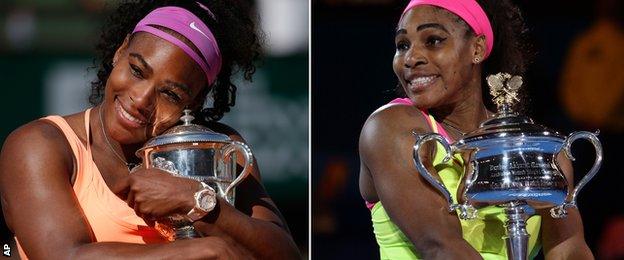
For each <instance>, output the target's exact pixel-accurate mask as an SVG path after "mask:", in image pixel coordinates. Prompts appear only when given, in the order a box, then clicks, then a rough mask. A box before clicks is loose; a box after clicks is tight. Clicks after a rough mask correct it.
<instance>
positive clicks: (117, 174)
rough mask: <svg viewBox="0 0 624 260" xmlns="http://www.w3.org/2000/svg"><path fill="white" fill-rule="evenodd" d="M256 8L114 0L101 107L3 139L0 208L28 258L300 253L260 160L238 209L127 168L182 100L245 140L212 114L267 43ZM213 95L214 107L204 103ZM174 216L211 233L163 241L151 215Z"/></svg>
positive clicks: (158, 175)
mask: <svg viewBox="0 0 624 260" xmlns="http://www.w3.org/2000/svg"><path fill="white" fill-rule="evenodd" d="M250 16H251V12H250V8H249V6H248V5H247V4H245V3H244V2H243V1H185V0H184V1H182V0H181V1H173V0H172V1H165V0H163V1H144V2H139V3H137V2H133V1H129V2H128V3H124V4H121V5H120V6H119V8H118V9H117V11H116V12H115V13H114V14H113V16H112V17H111V19H110V20H109V21H108V22H107V25H106V27H107V28H106V29H105V30H104V33H103V34H102V37H101V42H100V44H99V45H98V51H99V53H100V58H101V65H100V68H99V72H98V79H97V80H96V81H95V82H94V83H93V86H92V87H93V90H94V91H93V95H92V96H91V101H92V102H94V104H95V105H96V106H95V107H94V108H92V109H88V110H86V111H83V112H80V113H77V114H74V115H68V116H64V117H58V116H51V117H46V118H44V119H41V120H36V121H33V122H30V123H28V124H26V125H24V126H22V127H20V128H19V129H17V130H15V131H14V132H13V133H11V135H10V136H9V137H8V138H7V139H6V141H5V143H4V146H3V150H2V154H1V156H0V169H1V170H0V189H1V191H2V203H3V210H4V216H5V219H6V222H7V225H8V226H9V227H10V228H11V230H12V231H13V232H14V234H15V237H16V240H17V242H18V243H19V249H20V255H21V256H22V258H24V257H28V258H32V259H41V258H63V259H75V258H76V259H83V258H84V259H99V258H102V257H106V258H112V257H114V258H132V259H137V258H148V259H153V258H188V259H215V258H218V259H237V258H262V259H281V258H284V259H293V258H298V257H299V253H298V251H297V248H296V246H295V244H294V242H293V240H292V238H291V236H290V234H289V231H288V228H287V227H286V224H285V222H284V220H283V219H282V217H281V215H280V213H279V211H278V210H277V208H276V207H275V205H274V204H273V202H272V201H271V199H270V198H269V197H268V195H267V194H266V193H265V191H264V188H263V187H262V185H261V184H260V183H261V182H260V175H259V172H258V169H257V168H255V169H254V170H253V173H252V174H251V176H250V177H248V178H247V179H246V180H245V182H243V183H242V184H241V185H240V186H238V189H237V191H238V194H237V196H236V197H237V203H236V204H237V205H236V208H235V207H234V206H232V205H229V204H228V203H227V202H226V201H225V200H223V199H221V198H216V204H215V203H209V204H206V201H210V200H211V199H215V195H214V191H213V192H212V193H210V189H209V188H205V187H204V186H203V185H201V183H199V182H197V181H194V180H190V179H184V178H177V177H173V176H171V175H169V174H167V173H165V172H163V171H160V170H154V169H149V170H147V169H145V168H139V169H138V170H136V171H133V173H132V174H130V173H129V166H130V165H132V164H133V163H137V162H138V161H139V159H138V158H136V157H135V155H134V153H135V151H136V150H137V149H138V148H140V147H141V146H142V145H143V144H144V143H145V141H147V140H148V139H149V138H151V137H153V136H155V135H158V134H160V133H162V132H163V131H164V130H166V129H168V128H170V127H171V126H173V125H175V124H176V123H177V121H178V118H179V117H180V116H181V114H182V113H181V112H182V110H183V109H185V108H191V109H193V110H195V111H196V113H195V114H196V116H197V115H198V114H199V115H203V117H205V118H206V119H209V120H210V122H208V123H207V124H209V126H210V127H212V128H213V129H214V130H217V131H220V132H222V133H225V134H227V135H229V136H230V137H231V138H232V139H234V140H239V141H243V138H242V137H241V136H240V135H239V134H238V133H236V131H234V130H233V129H231V128H229V127H227V126H225V125H223V124H219V123H217V122H215V121H214V120H218V119H220V118H221V117H222V116H223V113H224V112H227V111H228V110H229V107H230V106H232V105H233V104H234V95H235V89H236V88H235V86H234V85H233V84H232V82H231V77H232V75H233V74H234V72H235V71H236V70H239V71H241V72H242V73H243V75H244V77H245V79H247V80H250V79H251V75H252V74H253V73H254V71H255V66H254V64H253V62H254V60H255V58H257V57H258V55H259V48H260V44H259V37H258V35H257V33H256V28H255V25H254V22H253V21H252V18H251V17H250ZM207 94H209V95H211V98H212V99H213V100H214V104H213V108H210V109H203V110H202V105H203V103H204V101H205V99H206V96H207ZM239 163H241V164H242V162H239ZM197 198H202V199H197ZM203 199H206V200H203ZM212 201H213V202H214V200H212ZM172 214H182V215H188V217H189V219H191V220H193V221H194V223H193V226H194V228H195V230H197V231H198V232H199V233H201V234H202V235H203V236H204V237H202V238H197V239H190V240H181V241H175V242H172V243H165V242H166V241H165V240H164V239H163V238H162V237H161V236H159V234H158V233H157V232H156V231H155V229H154V228H153V225H154V220H157V219H159V218H162V217H165V216H169V215H172ZM267 241H270V243H268V242H267Z"/></svg>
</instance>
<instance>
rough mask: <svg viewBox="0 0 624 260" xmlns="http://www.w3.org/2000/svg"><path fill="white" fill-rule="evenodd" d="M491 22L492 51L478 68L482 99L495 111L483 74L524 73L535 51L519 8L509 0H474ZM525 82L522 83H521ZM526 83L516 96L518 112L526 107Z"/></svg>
mask: <svg viewBox="0 0 624 260" xmlns="http://www.w3.org/2000/svg"><path fill="white" fill-rule="evenodd" d="M477 2H478V3H479V4H480V5H481V7H482V8H483V10H484V11H485V13H486V14H487V16H488V18H489V19H490V23H491V24H492V30H493V32H494V35H495V37H494V47H493V48H492V53H491V54H490V56H489V57H488V58H487V59H486V60H485V61H484V62H483V67H482V70H481V75H483V77H481V81H482V82H481V86H482V88H483V101H484V102H485V104H486V106H487V107H488V108H489V109H491V110H495V108H496V106H495V105H494V103H493V102H492V98H491V97H490V94H489V87H488V84H487V82H486V77H487V76H488V75H491V74H496V73H499V72H506V73H509V74H511V75H519V76H523V77H524V76H525V74H526V72H527V69H528V67H529V65H530V64H531V62H532V61H533V58H534V56H535V52H534V50H533V46H532V45H531V44H529V41H528V32H529V30H528V28H527V26H526V24H525V22H524V18H523V17H522V12H520V8H518V6H516V5H515V4H514V3H513V2H512V1H511V0H477ZM525 85H526V83H525ZM526 89H527V88H526V86H523V87H522V88H520V93H519V95H520V99H521V100H522V102H518V104H517V105H516V110H517V111H520V112H522V111H523V110H526V109H527V107H528V106H527V104H528V103H529V99H528V94H527V92H526Z"/></svg>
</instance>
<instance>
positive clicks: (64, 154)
mask: <svg viewBox="0 0 624 260" xmlns="http://www.w3.org/2000/svg"><path fill="white" fill-rule="evenodd" d="M61 158H62V159H63V161H64V162H65V163H66V165H69V166H71V165H72V157H71V148H70V146H69V143H68V142H67V139H66V138H65V136H64V135H63V133H62V132H61V130H60V129H59V128H57V127H56V126H54V125H53V124H52V123H51V122H49V121H47V120H35V121H32V122H30V123H27V124H25V125H23V126H21V127H19V128H17V129H16V130H14V131H13V132H11V134H9V136H8V137H7V138H6V139H5V141H4V144H3V146H2V153H1V155H0V168H5V167H6V166H7V165H6V163H16V162H19V161H24V160H26V163H28V162H33V163H34V162H36V160H42V159H43V160H44V161H47V160H58V159H61Z"/></svg>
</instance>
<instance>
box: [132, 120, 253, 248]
mask: <svg viewBox="0 0 624 260" xmlns="http://www.w3.org/2000/svg"><path fill="white" fill-rule="evenodd" d="M180 120H181V121H182V122H183V124H182V125H178V126H174V127H172V128H171V129H169V130H167V131H165V133H163V134H161V135H159V136H156V137H154V138H152V139H150V140H149V141H148V142H147V143H146V144H145V145H144V146H143V147H142V148H141V149H139V150H138V151H137V152H136V154H137V156H139V157H141V158H142V160H143V165H146V166H148V167H154V168H159V169H163V170H165V171H167V172H170V173H171V174H173V175H175V176H177V177H181V178H189V179H194V180H197V181H201V182H204V183H206V184H207V185H208V186H210V187H211V188H213V189H214V190H215V193H216V194H217V195H218V196H220V197H222V198H224V199H225V200H226V201H227V202H228V203H230V204H232V205H234V199H235V195H234V189H235V187H236V186H237V185H238V184H240V183H241V182H242V181H243V179H245V178H246V177H247V176H249V174H251V171H252V170H253V164H254V159H253V154H252V152H251V149H250V148H249V147H248V146H247V145H246V144H245V143H242V142H239V141H235V140H232V139H231V138H230V137H229V136H227V135H225V134H221V133H217V132H214V131H212V130H211V129H210V128H207V127H205V126H202V125H196V124H193V123H191V121H192V120H193V116H192V115H191V111H190V110H188V109H187V110H185V111H184V115H183V116H182V117H181V118H180ZM237 154H238V155H239V156H242V159H243V160H242V161H243V163H242V165H241V167H242V170H241V171H240V174H238V175H237V173H238V172H239V171H238V170H239V168H237V166H238V164H237V160H236V156H237ZM229 165H232V166H229ZM156 229H157V230H158V231H159V232H160V233H161V235H163V236H164V237H166V238H167V239H169V240H170V241H173V240H178V239H187V238H194V237H200V236H201V235H200V234H198V233H197V232H195V230H194V228H193V226H192V222H190V220H189V219H188V217H187V216H186V215H179V214H175V215H172V216H169V217H167V218H166V219H163V220H159V221H158V223H157V226H156Z"/></svg>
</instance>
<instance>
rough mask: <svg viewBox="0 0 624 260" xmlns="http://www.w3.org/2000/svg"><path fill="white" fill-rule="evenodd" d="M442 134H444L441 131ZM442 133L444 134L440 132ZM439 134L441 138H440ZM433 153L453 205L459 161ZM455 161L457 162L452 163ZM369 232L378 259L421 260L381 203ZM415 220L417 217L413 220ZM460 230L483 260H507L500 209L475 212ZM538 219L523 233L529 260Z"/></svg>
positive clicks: (440, 149)
mask: <svg viewBox="0 0 624 260" xmlns="http://www.w3.org/2000/svg"><path fill="white" fill-rule="evenodd" d="M429 120H430V125H431V127H432V128H433V131H434V132H435V133H438V125H437V122H436V121H435V119H434V118H433V117H432V116H429ZM442 131H444V130H443V129H442ZM444 134H445V133H444ZM444 134H443V135H444ZM436 150H437V151H436V154H435V157H434V159H433V165H434V168H435V169H436V170H437V171H438V174H439V175H440V178H441V180H442V183H444V186H446V188H447V189H448V190H449V191H450V192H451V194H453V200H454V202H455V203H457V201H456V195H455V194H457V188H458V184H459V180H460V179H461V177H462V175H463V169H464V168H463V160H462V158H461V156H459V155H458V154H456V155H454V158H455V159H456V160H449V162H447V163H444V162H442V160H443V158H444V156H445V155H446V153H445V150H444V148H443V147H442V145H441V144H439V143H438V145H437V149H436ZM454 161H457V162H454ZM371 216H372V222H373V230H374V233H375V238H376V239H377V244H378V245H379V253H380V256H381V259H422V258H421V257H420V255H419V254H418V252H417V251H416V248H414V245H413V244H412V243H411V242H410V240H409V239H408V238H407V237H406V236H405V234H403V232H402V231H401V230H400V229H399V227H397V226H396V225H395V224H394V223H393V222H392V220H391V219H390V217H389V216H388V214H387V213H386V210H385V209H384V207H383V205H382V203H381V201H380V202H377V203H376V204H375V205H374V206H373V208H372V209H371ZM413 221H418V216H414V217H413ZM459 221H460V223H461V227H462V236H463V238H464V239H465V240H466V241H468V243H469V244H470V245H471V246H472V247H474V248H475V249H476V250H477V251H478V252H479V253H480V254H481V256H482V257H483V259H486V260H489V259H505V260H506V259H507V248H506V245H505V239H504V238H503V237H504V236H505V228H504V226H503V224H504V223H505V221H507V217H506V216H505V213H504V212H503V208H499V207H496V206H490V207H486V208H481V209H479V210H478V216H477V218H475V219H472V220H461V219H459ZM540 224H541V217H540V216H539V215H534V216H532V217H531V218H529V219H528V220H527V232H529V234H530V237H529V252H530V254H529V257H530V259H533V258H534V257H535V256H536V255H537V253H538V252H539V250H540V248H541V243H540V241H539V239H540V235H539V234H540V232H539V231H540Z"/></svg>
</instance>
